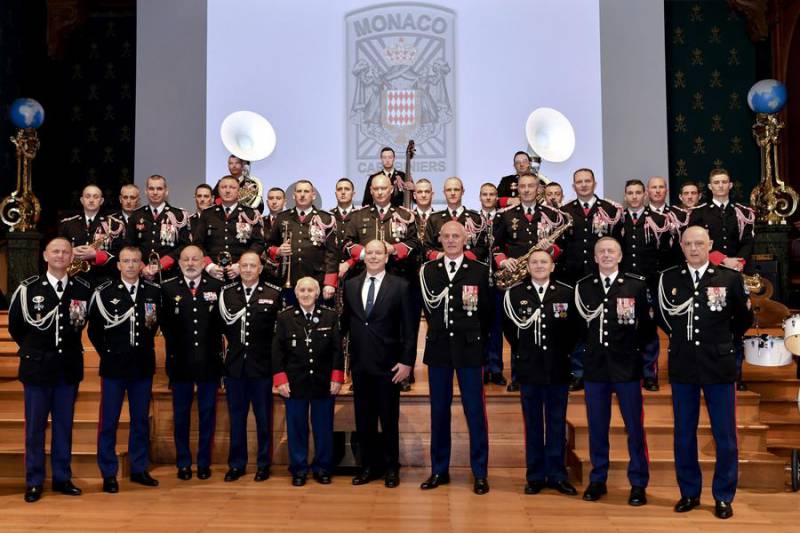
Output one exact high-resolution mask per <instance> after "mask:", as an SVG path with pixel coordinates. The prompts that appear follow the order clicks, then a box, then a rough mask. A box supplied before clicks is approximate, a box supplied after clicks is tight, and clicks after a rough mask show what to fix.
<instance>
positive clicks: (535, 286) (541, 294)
mask: <svg viewBox="0 0 800 533" xmlns="http://www.w3.org/2000/svg"><path fill="white" fill-rule="evenodd" d="M549 286H550V282H549V281H548V282H547V283H545V284H544V285H539V284H538V283H536V282H535V281H534V282H533V290H534V291H536V294H537V295H538V296H539V301H540V302H542V301H544V295H545V294H547V288H548V287H549ZM539 289H542V290H541V291H540V290H539Z"/></svg>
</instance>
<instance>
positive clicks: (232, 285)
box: [222, 281, 239, 290]
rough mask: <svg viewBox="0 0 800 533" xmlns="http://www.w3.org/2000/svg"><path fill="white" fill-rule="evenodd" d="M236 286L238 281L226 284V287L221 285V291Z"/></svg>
mask: <svg viewBox="0 0 800 533" xmlns="http://www.w3.org/2000/svg"><path fill="white" fill-rule="evenodd" d="M238 284H239V282H238V281H232V282H230V283H228V284H227V285H223V286H222V290H225V289H230V288H231V287H235V286H237V285H238Z"/></svg>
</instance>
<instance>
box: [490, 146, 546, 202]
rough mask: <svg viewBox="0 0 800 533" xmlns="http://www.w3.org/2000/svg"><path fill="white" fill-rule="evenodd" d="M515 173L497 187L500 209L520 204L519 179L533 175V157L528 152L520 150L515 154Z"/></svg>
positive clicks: (505, 178)
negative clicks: (524, 175) (523, 175)
mask: <svg viewBox="0 0 800 533" xmlns="http://www.w3.org/2000/svg"><path fill="white" fill-rule="evenodd" d="M514 171H515V172H514V174H509V175H508V176H503V177H502V178H500V184H499V185H498V186H497V196H498V199H497V205H499V206H500V207H512V206H515V205H518V204H519V201H520V200H519V177H520V176H521V175H522V174H530V173H531V156H530V155H528V153H527V152H524V151H522V150H520V151H518V152H517V153H515V154H514ZM537 187H538V184H537Z"/></svg>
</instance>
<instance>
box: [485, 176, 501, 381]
mask: <svg viewBox="0 0 800 533" xmlns="http://www.w3.org/2000/svg"><path fill="white" fill-rule="evenodd" d="M479 199H480V203H481V212H480V215H481V219H482V220H483V222H484V224H486V229H487V239H486V240H487V243H486V244H487V248H488V250H489V253H490V255H491V254H492V251H493V250H494V233H493V226H494V224H495V221H496V219H497V218H498V216H499V212H498V209H497V187H495V185H494V183H484V184H483V185H481V188H480V197H479ZM487 265H488V266H489V286H490V288H491V289H490V290H491V292H492V295H493V297H494V318H493V319H492V329H491V330H490V331H489V338H487V339H486V359H485V362H486V368H484V372H483V384H484V385H488V384H489V383H494V384H495V385H501V386H503V387H505V386H506V385H508V382H507V381H506V378H505V377H504V376H503V291H502V290H500V289H499V288H497V287H494V272H495V268H494V259H492V258H491V257H490V258H489V260H488V261H487Z"/></svg>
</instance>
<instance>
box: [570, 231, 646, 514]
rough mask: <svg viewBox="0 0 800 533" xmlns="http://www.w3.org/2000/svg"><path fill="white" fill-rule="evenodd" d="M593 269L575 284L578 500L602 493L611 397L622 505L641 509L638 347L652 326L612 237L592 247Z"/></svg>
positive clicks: (641, 292) (636, 279) (640, 283)
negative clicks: (621, 444)
mask: <svg viewBox="0 0 800 533" xmlns="http://www.w3.org/2000/svg"><path fill="white" fill-rule="evenodd" d="M594 257H595V261H596V262H597V267H598V271H597V272H596V273H595V274H591V275H589V276H586V277H584V278H583V279H581V280H579V281H578V284H577V285H576V286H575V305H576V307H577V311H578V314H579V315H580V317H581V318H582V319H583V326H584V335H585V339H584V340H585V343H586V352H585V354H584V372H585V374H584V379H585V387H586V416H587V419H588V422H589V456H590V457H591V460H592V471H591V473H590V474H589V486H588V487H587V488H586V490H585V491H584V493H583V499H584V500H587V501H596V500H599V499H600V498H602V497H603V495H604V494H605V493H606V490H607V489H606V479H607V478H608V466H609V459H608V448H609V444H608V429H609V424H610V422H611V396H612V393H614V394H616V396H617V401H618V402H619V409H620V413H621V414H622V418H623V420H624V422H625V430H626V431H627V433H628V455H629V457H630V462H629V463H628V480H629V481H630V484H631V491H630V496H629V498H628V503H629V504H630V505H633V506H640V505H645V504H646V503H647V496H646V494H645V488H646V487H647V483H648V480H649V479H650V469H649V465H648V459H647V442H646V440H645V435H644V427H643V420H644V413H643V406H642V386H641V379H642V367H643V360H642V349H643V348H644V345H645V344H646V343H647V341H648V340H649V339H650V338H652V335H653V329H654V327H655V323H654V322H653V317H652V307H651V305H650V302H649V298H648V291H647V284H646V283H645V279H644V278H643V277H642V276H639V275H636V274H629V273H623V272H620V270H619V265H620V261H621V260H622V249H621V248H620V245H619V242H617V240H616V239H614V238H613V237H608V236H606V237H601V238H600V239H599V240H598V241H597V243H596V244H595V246H594Z"/></svg>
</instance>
